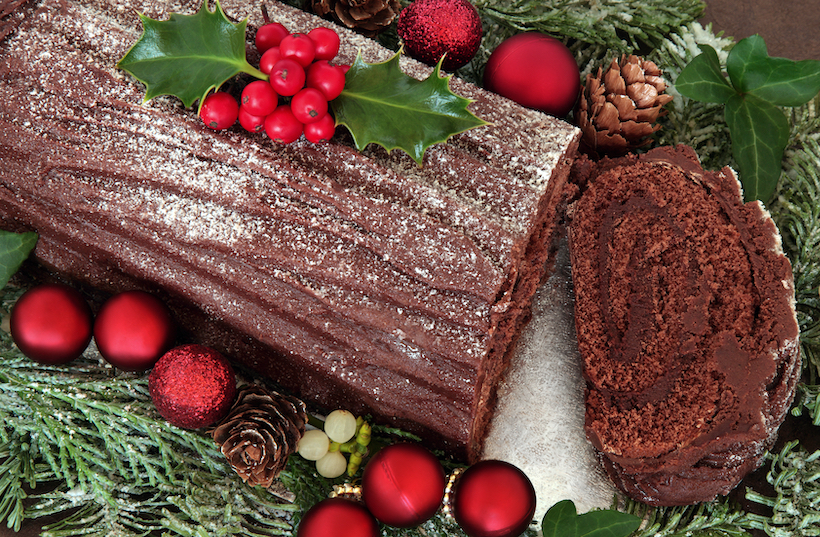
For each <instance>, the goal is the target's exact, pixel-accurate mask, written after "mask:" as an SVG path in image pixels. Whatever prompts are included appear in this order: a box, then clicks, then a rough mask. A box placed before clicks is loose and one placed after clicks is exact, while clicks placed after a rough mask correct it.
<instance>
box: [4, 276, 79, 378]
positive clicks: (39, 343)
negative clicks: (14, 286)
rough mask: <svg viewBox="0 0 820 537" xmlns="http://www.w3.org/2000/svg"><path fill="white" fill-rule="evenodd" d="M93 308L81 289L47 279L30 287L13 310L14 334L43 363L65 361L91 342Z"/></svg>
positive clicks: (36, 359)
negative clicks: (47, 281)
mask: <svg viewBox="0 0 820 537" xmlns="http://www.w3.org/2000/svg"><path fill="white" fill-rule="evenodd" d="M93 322H94V319H93V315H92V313H91V308H89V307H88V303H87V302H86V301H85V300H84V299H83V297H82V295H80V293H79V292H77V291H76V290H74V289H72V288H71V287H68V286H67V285H62V284H52V283H46V284H42V285H38V286H36V287H32V288H31V289H29V290H28V291H26V292H25V293H24V294H23V296H21V297H20V299H19V300H18V301H17V303H16V304H15V305H14V307H13V308H12V310H11V319H10V323H11V337H12V339H13V340H14V343H15V344H17V347H18V348H19V349H20V350H21V351H22V353H23V354H25V355H26V356H28V357H29V358H31V359H32V360H34V361H36V362H40V363H42V364H51V365H57V364H65V363H67V362H70V361H71V360H74V359H75V358H77V357H79V356H80V355H81V354H82V353H83V351H84V350H85V348H86V347H87V346H88V344H89V343H90V342H91V326H92V323H93Z"/></svg>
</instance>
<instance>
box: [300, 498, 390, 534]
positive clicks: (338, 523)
mask: <svg viewBox="0 0 820 537" xmlns="http://www.w3.org/2000/svg"><path fill="white" fill-rule="evenodd" d="M378 535H379V524H378V522H376V519H375V518H373V515H371V514H370V511H368V510H367V508H365V506H363V505H362V504H360V503H359V502H355V501H353V500H348V499H345V498H330V499H327V500H323V501H321V502H319V503H317V504H316V505H314V506H313V507H311V508H310V509H309V510H308V512H307V513H305V516H304V517H302V521H301V522H300V523H299V529H298V530H297V532H296V537H336V536H344V537H378Z"/></svg>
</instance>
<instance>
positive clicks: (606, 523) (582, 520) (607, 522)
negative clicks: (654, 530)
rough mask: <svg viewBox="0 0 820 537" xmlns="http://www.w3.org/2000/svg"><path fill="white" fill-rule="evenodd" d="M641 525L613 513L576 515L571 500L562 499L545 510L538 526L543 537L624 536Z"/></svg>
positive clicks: (623, 515)
mask: <svg viewBox="0 0 820 537" xmlns="http://www.w3.org/2000/svg"><path fill="white" fill-rule="evenodd" d="M640 525H641V519H640V518H639V517H637V516H635V515H631V514H629V513H623V512H620V511H613V510H608V509H604V510H600V511H590V512H588V513H584V514H582V515H579V514H578V512H577V511H576V509H575V504H574V503H573V502H572V500H563V501H560V502H558V503H556V504H555V505H553V506H552V507H550V509H549V510H548V511H547V514H546V515H544V520H543V522H542V524H541V530H542V531H543V534H544V537H626V536H627V535H629V534H630V533H632V532H633V531H635V530H636V529H638V527H639V526H640Z"/></svg>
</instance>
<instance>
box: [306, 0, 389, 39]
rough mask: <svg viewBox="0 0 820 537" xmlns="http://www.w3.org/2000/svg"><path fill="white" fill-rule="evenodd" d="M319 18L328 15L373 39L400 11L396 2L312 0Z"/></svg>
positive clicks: (383, 0) (384, 0)
mask: <svg viewBox="0 0 820 537" xmlns="http://www.w3.org/2000/svg"><path fill="white" fill-rule="evenodd" d="M312 2H313V11H314V13H316V14H317V15H319V16H320V17H324V16H326V15H327V14H328V13H329V14H331V15H332V17H333V18H334V19H335V20H336V21H337V22H340V23H342V24H344V25H345V26H347V27H348V28H351V29H354V30H357V31H358V32H359V33H361V34H363V35H365V36H367V37H373V36H375V35H376V34H378V33H379V32H381V31H382V30H385V29H386V28H387V27H388V26H390V25H391V24H392V23H393V21H394V20H395V18H396V17H397V16H398V15H399V12H400V11H401V4H399V2H398V0H312Z"/></svg>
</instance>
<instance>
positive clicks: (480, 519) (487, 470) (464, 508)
mask: <svg viewBox="0 0 820 537" xmlns="http://www.w3.org/2000/svg"><path fill="white" fill-rule="evenodd" d="M451 505H452V510H453V516H454V517H455V519H456V522H458V524H459V526H461V529H463V530H464V533H466V534H467V535H469V536H470V537H517V536H518V535H521V534H522V533H524V530H526V529H527V527H528V526H529V525H530V524H531V523H532V517H533V515H534V514H535V489H534V488H533V486H532V483H531V482H530V480H529V478H528V477H527V476H526V475H525V474H524V472H522V471H521V470H519V469H518V468H516V467H515V466H513V465H512V464H509V463H507V462H504V461H496V460H488V461H481V462H478V463H476V464H474V465H472V466H470V467H469V468H467V470H465V471H464V473H462V474H461V475H460V476H459V477H458V480H457V481H456V485H455V489H454V490H453V495H452V499H451Z"/></svg>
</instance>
